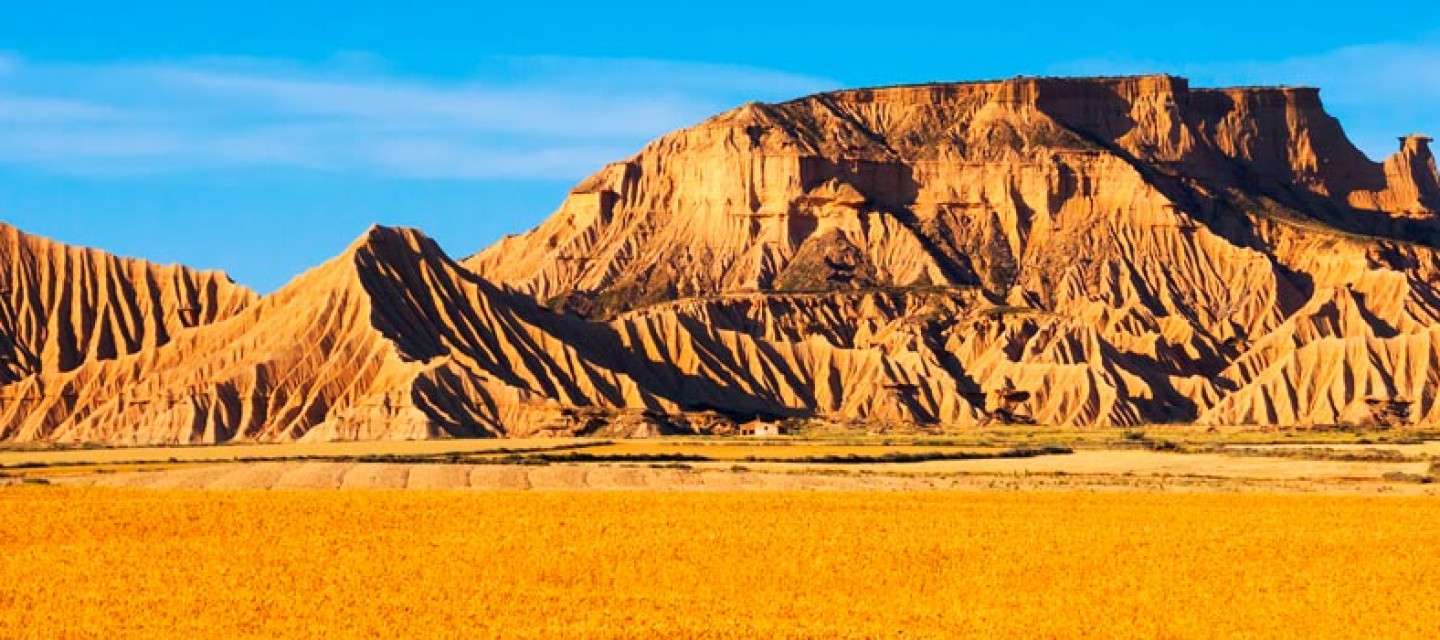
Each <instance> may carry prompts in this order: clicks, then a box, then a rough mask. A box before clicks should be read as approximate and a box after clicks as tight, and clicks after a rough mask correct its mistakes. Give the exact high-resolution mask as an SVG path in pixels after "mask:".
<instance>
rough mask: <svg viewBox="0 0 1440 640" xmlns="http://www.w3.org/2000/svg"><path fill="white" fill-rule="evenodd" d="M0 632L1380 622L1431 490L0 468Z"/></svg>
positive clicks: (886, 632)
mask: <svg viewBox="0 0 1440 640" xmlns="http://www.w3.org/2000/svg"><path fill="white" fill-rule="evenodd" d="M0 531H3V534H0V637H3V638H36V639H41V638H43V639H51V638H107V639H110V638H557V637H558V638H564V637H572V638H802V637H803V638H877V637H905V638H917V637H934V638H956V637H987V638H1115V637H1138V638H1233V637H1247V638H1306V639H1310V640H1313V639H1315V638H1353V637H1358V636H1366V637H1375V638H1406V637H1415V638H1420V637H1426V638H1430V637H1434V632H1435V629H1437V628H1440V580H1437V579H1436V578H1437V576H1440V554H1436V553H1435V550H1436V549H1440V509H1437V508H1436V504H1435V503H1434V502H1433V500H1426V499H1403V498H1346V497H1334V496H1329V497H1325V496H1276V495H1254V494H1248V495H1225V494H1211V495H1157V494H1086V493H1055V494H1038V493H1015V494H1005V493H996V494H971V493H939V492H935V493H793V492H776V493H763V492H757V493H659V492H634V493H611V492H552V493H546V492H535V493H506V492H475V493H466V492H440V491H434V492H431V491H413V492H383V491H372V492H319V491H313V492H312V491H295V492H284V491H279V492H183V491H144V490H102V489H66V488H56V487H12V488H8V489H3V490H0Z"/></svg>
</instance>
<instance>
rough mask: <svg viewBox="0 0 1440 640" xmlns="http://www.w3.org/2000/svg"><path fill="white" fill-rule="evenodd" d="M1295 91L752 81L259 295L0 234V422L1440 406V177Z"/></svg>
mask: <svg viewBox="0 0 1440 640" xmlns="http://www.w3.org/2000/svg"><path fill="white" fill-rule="evenodd" d="M1429 143H1430V140H1429V139H1428V138H1426V137H1424V136H1419V135H1414V136H1408V137H1405V138H1402V139H1401V143H1400V149H1399V151H1398V152H1397V153H1395V154H1394V155H1392V156H1390V157H1389V158H1387V159H1386V160H1385V161H1384V162H1383V163H1375V162H1372V161H1371V160H1369V159H1368V158H1366V157H1365V155H1364V154H1362V153H1361V152H1360V151H1359V150H1357V149H1356V148H1355V147H1354V146H1353V145H1352V144H1351V143H1350V142H1349V141H1348V140H1347V138H1346V137H1345V134H1344V132H1343V131H1342V130H1341V127H1340V124H1339V123H1338V122H1337V121H1336V120H1335V119H1334V118H1333V117H1331V116H1329V115H1328V114H1326V113H1325V111H1324V109H1323V107H1322V105H1321V101H1320V97H1319V91H1318V90H1316V89H1307V88H1232V89H1199V88H1191V87H1190V86H1189V85H1188V83H1187V82H1186V81H1185V80H1184V79H1181V78H1176V77H1170V76H1140V77H1124V78H1089V79H1043V78H1017V79H1013V80H1006V81H999V82H977V83H961V84H935V85H923V86H903V87H889V88H878V89H859V90H847V91H838V92H833V93H826V94H820V95H815V96H810V97H806V98H802V99H798V100H794V101H791V102H786V103H781V104H750V105H746V106H743V107H740V108H738V109H735V110H732V111H729V112H726V113H723V114H721V115H718V116H715V117H714V118H711V119H710V120H707V121H705V122H703V123H701V124H699V125H697V126H695V127H692V128H689V129H685V130H683V131H678V132H675V133H672V134H670V135H667V136H664V137H662V138H660V139H658V140H656V141H654V142H652V143H651V144H649V145H648V146H646V147H645V148H644V149H643V150H641V151H640V152H639V153H638V154H636V155H635V156H633V157H631V158H629V159H627V160H624V161H622V162H617V163H614V164H611V165H608V166H606V167H604V168H603V169H601V170H600V171H599V172H597V173H596V174H595V175H593V176H591V177H590V178H587V179H586V180H584V181H582V182H581V183H580V184H579V185H577V186H576V187H575V188H574V189H573V190H572V191H571V193H570V195H569V197H568V198H567V199H566V200H565V202H564V203H563V204H562V205H561V206H560V208H559V209H558V210H557V211H556V212H555V213H554V214H553V215H552V216H551V217H550V218H549V219H547V220H546V221H545V222H544V223H542V224H541V225H540V226H539V227H537V228H536V229H534V230H533V231H531V232H529V233H526V234H523V235H520V236H513V237H508V238H505V239H504V240H502V241H500V242H499V243H497V244H496V245H494V246H492V247H491V248H489V249H487V250H485V251H482V252H481V253H479V254H477V255H475V256H471V257H469V258H466V259H463V260H458V261H457V260H455V259H452V258H451V257H449V256H446V255H445V254H444V252H442V251H441V250H440V248H439V247H438V245H436V244H435V243H434V242H433V241H431V240H430V239H429V238H427V237H425V236H424V235H422V234H421V233H419V232H417V231H412V230H405V229H389V228H380V227H376V228H372V229H371V230H369V231H368V232H366V233H365V234H364V235H363V236H362V237H361V238H359V239H358V240H357V241H356V242H355V243H354V244H353V245H352V246H351V247H350V248H349V249H348V250H347V251H346V252H345V253H344V254H342V255H341V256H338V257H336V258H334V259H333V260H331V261H329V262H327V263H325V264H324V265H321V266H319V267H317V268H315V269H313V270H311V271H310V272H307V273H305V274H303V275H301V276H299V277H298V278H296V279H295V280H294V281H292V282H291V283H290V284H289V285H287V286H286V287H284V288H283V289H281V290H280V291H277V292H275V293H274V294H271V295H269V296H265V297H263V298H260V297H257V296H256V295H254V294H253V293H251V292H249V291H248V290H246V289H244V288H242V287H239V286H237V285H235V284H232V283H231V282H230V281H229V280H228V278H226V277H224V276H223V275H221V274H215V273H205V272H198V271H193V270H188V269H185V268H183V267H161V266H157V265H151V264H147V263H144V262H141V261H136V260H127V259H120V258H116V257H113V256H110V255H107V254H104V253H101V252H98V251H94V250H88V249H76V248H70V247H65V246H62V245H60V244H58V243H54V242H50V241H47V240H44V239H40V238H36V237H32V236H28V235H26V234H23V233H21V232H19V231H17V230H15V229H13V228H9V227H4V228H3V231H0V253H3V254H4V262H3V265H4V269H5V271H4V272H3V274H0V383H3V387H0V440H8V441H58V442H104V443H110V444H141V443H153V444H160V443H213V442H227V441H235V440H245V441H290V440H333V439H382V438H436V437H473V436H534V435H608V436H629V435H655V434H663V433H690V432H694V433H727V432H730V431H732V430H734V429H735V424H736V421H737V420H744V419H746V418H748V417H763V418H767V419H778V418H784V417H802V418H817V419H822V420H825V421H830V422H835V423H842V424H849V425H852V426H855V427H857V428H868V429H876V428H880V429H883V428H921V429H947V428H956V429H959V428H965V427H971V426H976V425H981V424H988V423H993V422H996V421H999V422H1029V421H1034V422H1038V423H1044V424H1062V425H1077V426H1124V425H1135V424H1142V423H1153V422H1167V423H1199V424H1210V425H1314V424H1330V423H1341V422H1346V423H1370V424H1384V425H1399V424H1436V423H1437V422H1440V406H1437V390H1440V389H1437V384H1440V254H1437V251H1440V249H1437V248H1440V218H1437V211H1440V174H1437V171H1436V164H1435V159H1434V156H1433V155H1432V154H1431V150H1430V147H1429Z"/></svg>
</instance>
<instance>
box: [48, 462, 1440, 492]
mask: <svg viewBox="0 0 1440 640" xmlns="http://www.w3.org/2000/svg"><path fill="white" fill-rule="evenodd" d="M1427 466H1428V463H1379V462H1336V461H1312V460H1294V459H1289V458H1243V457H1235V456H1223V455H1212V454H1175V453H1160V452H1153V451H1082V452H1079V453H1075V454H1072V455H1063V456H1045V457H1039V458H1026V459H1001V460H966V461H937V462H924V463H916V464H888V465H887V464H860V465H833V464H832V465H824V464H801V463H747V464H745V465H743V466H737V465H733V464H730V463H696V464H694V465H693V466H690V467H689V468H665V467H663V466H658V465H646V464H629V463H598V464H596V463H591V464H550V465H543V466H542V465H486V464H381V463H355V462H323V461H289V462H253V463H223V464H215V465H204V466H192V467H185V468H178V469H165V470H157V471H140V472H135V471H127V472H121V473H103V474H95V473H91V474H79V473H77V474H73V475H62V476H53V477H51V478H50V481H51V482H55V483H61V484H69V485H91V486H114V487H144V488H156V489H161V488H165V489H172V488H181V489H483V490H718V491H733V490H755V489H758V490H849V491H871V490H881V491H885V490H893V491H907V490H980V491H994V490H998V491H1007V490H1027V491H1030V490H1095V491H1180V492H1191V491H1205V492H1235V491H1254V492H1286V493H1289V492H1296V493H1300V492H1304V493H1310V492H1324V493H1361V494H1397V495H1440V486H1437V485H1422V484H1416V483H1408V482H1391V481H1386V480H1384V479H1383V476H1384V475H1385V474H1386V473H1389V472H1396V471H1399V472H1405V473H1414V474H1421V473H1424V472H1425V471H1426V468H1427Z"/></svg>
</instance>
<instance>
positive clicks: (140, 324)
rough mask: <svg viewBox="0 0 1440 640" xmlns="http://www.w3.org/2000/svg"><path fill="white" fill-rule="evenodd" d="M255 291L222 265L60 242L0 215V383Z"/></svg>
mask: <svg viewBox="0 0 1440 640" xmlns="http://www.w3.org/2000/svg"><path fill="white" fill-rule="evenodd" d="M255 299H256V296H255V294H254V293H252V292H250V291H249V290H248V289H245V288H244V287H241V286H238V285H236V284H234V283H232V282H231V281H230V279H229V278H227V277H226V276H225V275H224V274H222V273H217V272H202V271H195V270H192V269H187V268H184V267H179V266H160V265H155V264H150V263H147V262H144V261H140V260H129V259H125V258H119V257H116V256H113V255H110V254H107V253H104V252H101V251H96V250H93V249H81V248H76V247H68V246H65V245H63V244H60V243H57V242H52V241H50V240H46V239H44V238H38V237H35V236H31V235H27V234H25V233H22V232H20V231H19V230H17V229H15V228H14V227H11V226H9V225H6V224H3V223H0V384H3V383H10V382H14V381H16V380H18V379H21V378H24V377H26V376H30V375H35V374H41V373H56V372H62V371H69V370H72V369H75V368H76V367H79V366H80V365H82V364H84V363H85V362H90V361H97V360H110V359H114V358H116V357H119V356H122V355H126V354H130V353H137V352H139V351H143V350H146V349H151V348H154V347H157V346H160V345H163V344H165V343H167V342H169V341H170V340H171V339H172V338H173V337H174V336H175V335H176V334H177V333H180V332H182V331H184V330H186V329H190V328H194V327H200V326H204V325H208V324H211V323H213V322H215V321H217V320H220V319H223V318H226V317H229V316H231V315H234V314H235V313H237V312H238V311H239V310H241V309H243V308H245V307H246V306H247V305H249V304H251V303H253V302H254V301H255Z"/></svg>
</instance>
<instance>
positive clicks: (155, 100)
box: [0, 54, 835, 178]
mask: <svg viewBox="0 0 1440 640" xmlns="http://www.w3.org/2000/svg"><path fill="white" fill-rule="evenodd" d="M833 86H835V83H833V82H831V81H828V80H824V79H818V78H811V77H807V76H801V75H795V74H787V73H782V72H776V71H770V70H765V69H754V68H749V67H738V66H726V65H713V64H689V63H677V62H665V61H653V60H592V59H573V58H503V59H493V60H489V61H487V62H486V63H485V64H482V65H481V66H480V68H479V69H477V70H476V72H475V74H474V76H473V78H472V79H468V80H464V81H451V82H442V81H437V80H431V79H423V78H417V77H413V76H405V75H401V74H397V73H395V72H393V71H391V70H389V69H388V68H387V65H385V63H384V61H383V60H379V59H377V58H374V57H372V56H366V55H363V54H352V55H347V56H341V57H339V58H337V59H336V60H334V61H332V62H330V63H327V64H322V65H304V64H300V63H296V62H292V61H286V60H267V59H248V58H205V59H191V60H182V61H171V62H139V63H123V64H118V63H117V64H100V65H78V64H66V63H45V62H31V61H26V60H22V59H19V58H16V57H8V58H6V57H0V162H3V163H9V164H13V165H27V166H31V167H37V168H41V169H45V170H50V171H58V172H98V173H131V172H180V171H191V170H197V169H226V168H234V167H271V168H284V169H301V170H313V171H350V172H366V173H374V174H381V175H391V176H409V177H424V178H485V177H533V178H575V177H579V176H582V175H584V174H586V173H588V172H590V171H593V170H594V169H596V168H598V167H599V166H600V165H601V164H603V163H604V162H606V161H609V160H613V159H615V158H616V157H621V156H624V155H626V154H628V153H630V152H633V151H634V150H635V149H636V148H638V146H639V145H640V144H641V143H643V142H644V141H645V140H647V139H649V138H651V137H654V136H656V135H659V134H661V133H664V132H665V131H668V130H670V129H674V128H677V127H681V126H685V125H688V124H692V123H694V122H696V121H698V120H700V119H703V118H704V117H706V116H708V115H711V114H713V113H715V112H717V111H719V110H722V109H725V108H728V107H731V106H735V105H737V104H740V103H743V102H746V101H749V100H774V99H783V98H789V97H793V96H795V95H799V94H804V93H810V92H814V91H819V90H823V89H826V88H831V87H833Z"/></svg>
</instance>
